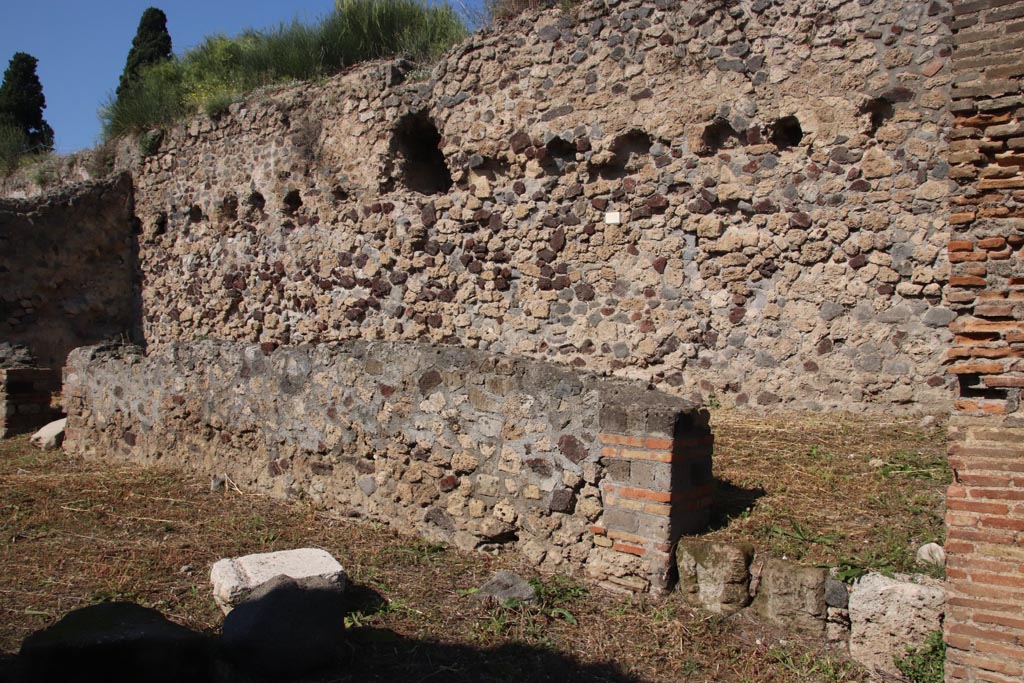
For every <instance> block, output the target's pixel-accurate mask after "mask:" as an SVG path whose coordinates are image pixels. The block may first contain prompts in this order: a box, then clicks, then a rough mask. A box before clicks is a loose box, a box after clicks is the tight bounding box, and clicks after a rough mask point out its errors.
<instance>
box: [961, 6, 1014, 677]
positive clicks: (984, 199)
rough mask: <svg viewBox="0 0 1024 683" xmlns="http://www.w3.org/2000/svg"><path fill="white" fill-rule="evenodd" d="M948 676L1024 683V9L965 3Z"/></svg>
mask: <svg viewBox="0 0 1024 683" xmlns="http://www.w3.org/2000/svg"><path fill="white" fill-rule="evenodd" d="M954 16H955V21H954V23H953V29H954V30H955V36H954V45H955V50H954V53H953V64H954V66H955V68H956V79H955V81H954V84H955V85H954V88H953V91H952V97H953V103H952V110H953V111H954V112H955V113H956V116H957V118H956V128H955V129H954V130H953V132H952V135H951V143H950V157H949V158H950V162H951V164H952V168H951V170H950V176H951V177H953V178H955V179H957V180H958V181H959V182H960V183H961V184H962V186H963V191H962V192H961V193H960V194H959V195H958V196H957V197H956V199H955V201H954V203H953V207H952V214H951V216H950V223H951V225H952V228H953V235H952V240H951V241H950V244H949V258H950V261H951V262H952V273H951V277H950V280H949V287H948V289H947V292H946V300H947V302H948V303H949V306H950V308H952V309H953V310H955V311H956V312H957V318H956V320H955V321H954V322H953V323H952V325H951V326H950V328H951V330H952V331H953V332H954V334H955V337H954V343H953V346H952V348H951V349H950V351H949V357H948V358H949V362H950V368H949V369H950V372H951V373H952V374H953V375H954V376H955V377H956V378H957V380H958V385H959V395H958V399H957V401H956V403H955V408H956V413H955V415H954V417H953V418H952V420H951V423H950V431H949V437H950V447H949V454H950V464H951V465H952V467H953V469H954V473H955V481H954V483H953V484H952V485H951V486H950V488H949V495H948V500H947V505H946V507H947V510H948V512H947V515H946V525H947V543H946V550H947V553H948V558H949V559H948V569H947V572H946V573H947V576H948V578H949V590H950V597H949V607H948V611H947V616H946V642H947V643H948V646H949V649H948V650H947V663H946V680H947V681H949V683H960V682H970V683H975V682H979V683H980V682H982V681H984V682H986V683H1010V681H1019V680H1021V678H1022V677H1024V646H1022V643H1024V620H1022V619H1021V612H1022V610H1024V574H1022V568H1024V548H1022V547H1021V543H1020V535H1021V532H1022V531H1024V505H1022V504H1021V501H1022V500H1024V478H1022V476H1021V472H1024V446H1022V444H1024V413H1022V411H1021V405H1020V399H1021V387H1024V361H1022V360H1021V359H1022V358H1024V290H1022V285H1024V268H1022V267H1021V258H1022V257H1024V173H1022V168H1024V93H1022V88H1021V79H1022V77H1024V2H1021V1H1020V0H1011V1H1009V2H1008V1H1006V0H974V1H971V2H959V3H956V4H955V5H954Z"/></svg>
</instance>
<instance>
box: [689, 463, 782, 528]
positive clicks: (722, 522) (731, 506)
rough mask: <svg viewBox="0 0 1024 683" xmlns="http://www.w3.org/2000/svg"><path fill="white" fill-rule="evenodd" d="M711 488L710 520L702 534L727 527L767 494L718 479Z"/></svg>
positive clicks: (758, 488)
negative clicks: (712, 493)
mask: <svg viewBox="0 0 1024 683" xmlns="http://www.w3.org/2000/svg"><path fill="white" fill-rule="evenodd" d="M712 486H714V491H715V494H714V499H713V500H712V501H711V518H710V521H709V522H708V527H707V529H706V530H705V531H704V532H703V533H710V532H712V531H718V530H719V529H724V528H725V527H727V526H729V522H731V521H732V520H734V519H736V518H737V517H740V516H742V515H743V514H745V513H748V512H749V511H750V510H751V509H752V508H753V507H754V503H756V502H757V501H758V500H759V499H760V498H761V497H762V496H764V495H765V494H766V493H767V491H765V490H764V489H763V488H761V487H760V486H758V487H755V488H749V489H748V488H744V487H742V486H736V485H735V484H733V483H732V482H730V481H726V480H725V479H721V478H719V477H715V479H714V483H713V484H712Z"/></svg>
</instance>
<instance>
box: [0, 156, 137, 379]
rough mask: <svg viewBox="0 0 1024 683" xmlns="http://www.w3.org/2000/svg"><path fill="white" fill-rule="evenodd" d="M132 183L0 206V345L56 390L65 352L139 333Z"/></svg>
mask: <svg viewBox="0 0 1024 683" xmlns="http://www.w3.org/2000/svg"><path fill="white" fill-rule="evenodd" d="M134 228H135V214H134V211H133V204H132V181H131V178H130V177H129V176H127V175H122V176H120V177H118V178H116V179H113V180H110V181H107V182H96V183H89V184H86V185H84V186H79V187H73V188H69V189H67V190H64V191H61V192H58V193H55V194H52V195H49V196H46V197H41V198H35V199H24V200H10V199H0V342H11V343H18V344H25V345H27V346H28V348H29V351H30V352H31V355H32V356H34V358H35V362H36V363H37V364H38V365H39V366H40V367H43V368H51V369H52V370H53V371H54V372H53V383H54V385H55V386H54V387H53V388H56V387H57V386H59V382H60V368H61V367H63V365H64V359H65V357H66V356H67V354H68V352H69V351H70V350H71V349H73V348H76V347H78V346H83V345H85V344H94V343H96V342H98V341H101V340H103V339H108V338H113V337H119V336H120V337H123V338H133V339H134V338H138V337H139V335H140V334H141V329H140V328H141V325H140V314H139V296H138V289H139V288H138V276H137V273H138V268H137V256H136V245H135V234H134Z"/></svg>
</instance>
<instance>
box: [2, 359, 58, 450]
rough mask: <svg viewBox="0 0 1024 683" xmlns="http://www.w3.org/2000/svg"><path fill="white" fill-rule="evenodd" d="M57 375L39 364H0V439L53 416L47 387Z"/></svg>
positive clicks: (29, 429) (27, 428) (28, 430)
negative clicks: (16, 366)
mask: <svg viewBox="0 0 1024 683" xmlns="http://www.w3.org/2000/svg"><path fill="white" fill-rule="evenodd" d="M57 377H58V375H57V373H55V372H54V371H53V370H45V369H39V368H0V439H4V438H7V437H8V436H14V435H15V434H24V433H25V432H31V431H34V430H36V429H38V428H39V427H41V426H43V425H44V424H46V423H47V422H49V421H50V420H52V419H54V418H55V416H56V413H57V411H56V410H54V409H53V408H51V407H50V387H51V386H53V384H54V383H55V381H56V380H55V378H57Z"/></svg>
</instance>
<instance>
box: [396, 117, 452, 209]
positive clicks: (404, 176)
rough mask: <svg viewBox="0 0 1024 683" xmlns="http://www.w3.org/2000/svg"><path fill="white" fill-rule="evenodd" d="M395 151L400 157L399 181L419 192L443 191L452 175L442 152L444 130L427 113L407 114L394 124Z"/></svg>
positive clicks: (450, 183)
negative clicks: (438, 127)
mask: <svg viewBox="0 0 1024 683" xmlns="http://www.w3.org/2000/svg"><path fill="white" fill-rule="evenodd" d="M391 148H392V152H393V153H394V154H396V155H397V156H398V159H399V180H400V182H401V183H402V184H403V185H404V186H405V187H406V188H408V189H410V190H412V191H413V192H419V193H420V194H443V193H445V192H447V191H448V190H450V189H451V187H452V175H451V172H450V171H449V170H448V164H447V163H445V160H444V154H442V153H441V133H440V132H439V131H438V130H437V126H436V125H434V122H433V121H432V120H431V119H430V117H429V116H427V114H426V112H422V111H420V112H416V113H414V114H406V115H405V116H403V117H402V118H401V119H400V120H399V121H398V125H397V126H396V127H395V132H394V137H393V138H392V141H391Z"/></svg>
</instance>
